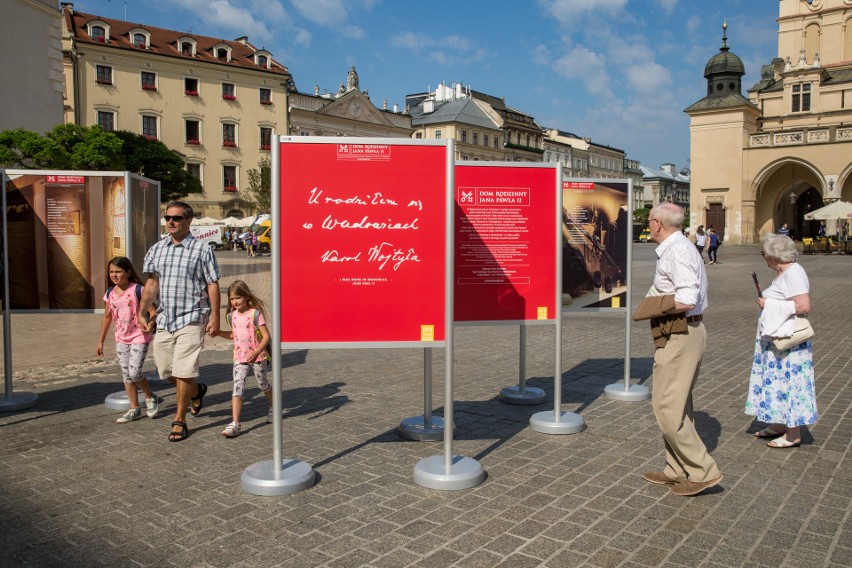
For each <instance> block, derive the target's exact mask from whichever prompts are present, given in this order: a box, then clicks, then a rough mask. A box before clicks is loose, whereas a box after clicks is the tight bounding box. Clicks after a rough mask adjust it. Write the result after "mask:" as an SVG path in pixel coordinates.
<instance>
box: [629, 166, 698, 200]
mask: <svg viewBox="0 0 852 568" xmlns="http://www.w3.org/2000/svg"><path fill="white" fill-rule="evenodd" d="M640 170H641V171H642V187H643V190H644V191H643V193H642V205H641V206H640V207H639V208H640V209H641V208H642V207H653V206H654V205H657V204H658V203H661V202H665V201H668V202H669V203H676V204H678V205H680V206H681V207H685V208H689V186H690V179H689V172H688V170H686V169H685V168H684V170H682V171H680V172H678V171H677V168H676V167H675V165H674V164H663V165H661V166H660V168H659V169H655V168H649V167H647V166H640Z"/></svg>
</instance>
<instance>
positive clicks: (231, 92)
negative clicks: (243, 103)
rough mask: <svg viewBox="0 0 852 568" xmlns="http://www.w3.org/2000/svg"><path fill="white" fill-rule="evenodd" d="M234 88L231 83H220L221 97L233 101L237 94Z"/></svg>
mask: <svg viewBox="0 0 852 568" xmlns="http://www.w3.org/2000/svg"><path fill="white" fill-rule="evenodd" d="M235 93H236V90H235V89H234V84H233V83H222V98H223V99H225V100H226V101H235V100H237V95H236V94H235Z"/></svg>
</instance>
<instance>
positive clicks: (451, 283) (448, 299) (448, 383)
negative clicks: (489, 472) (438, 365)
mask: <svg viewBox="0 0 852 568" xmlns="http://www.w3.org/2000/svg"><path fill="white" fill-rule="evenodd" d="M446 144H447V164H446V168H447V169H446V180H447V185H446V187H445V188H444V194H445V196H446V198H445V201H446V207H445V215H446V217H445V218H446V223H445V226H446V229H445V243H446V246H445V248H444V265H445V267H446V270H445V275H446V276H445V278H444V296H445V297H444V329H445V332H444V336H445V337H444V340H445V348H444V422H445V423H446V424H448V425H450V427H449V428H444V455H443V456H440V455H437V456H431V457H428V458H424V459H422V460H420V461H419V462H417V465H416V466H414V482H415V483H417V484H418V485H422V486H423V487H428V488H430V489H443V490H448V491H449V490H457V489H470V488H471V487H476V486H477V485H479V484H480V483H482V482H483V481H485V470H484V469H483V468H482V465H481V464H480V463H479V462H478V461H477V460H475V459H473V458H468V457H465V456H456V455H453V430H454V428H453V427H452V425H453V424H454V422H453V355H454V349H453V346H454V328H453V316H454V314H453V297H454V290H455V270H454V269H455V223H454V221H453V220H454V219H455V208H456V199H455V159H454V157H455V144H454V143H453V141H452V140H447V141H446Z"/></svg>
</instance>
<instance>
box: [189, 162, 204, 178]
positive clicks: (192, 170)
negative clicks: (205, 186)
mask: <svg viewBox="0 0 852 568" xmlns="http://www.w3.org/2000/svg"><path fill="white" fill-rule="evenodd" d="M186 171H187V173H189V175H191V176H192V177H194V178H198V179H201V164H190V163H187V164H186Z"/></svg>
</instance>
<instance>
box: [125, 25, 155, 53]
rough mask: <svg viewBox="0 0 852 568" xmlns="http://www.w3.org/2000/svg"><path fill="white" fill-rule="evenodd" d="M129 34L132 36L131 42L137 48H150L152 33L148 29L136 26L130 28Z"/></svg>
mask: <svg viewBox="0 0 852 568" xmlns="http://www.w3.org/2000/svg"><path fill="white" fill-rule="evenodd" d="M127 35H128V37H129V38H130V43H132V44H133V47H135V48H136V49H148V48H149V47H151V34H150V33H149V32H148V31H147V30H143V29H140V28H136V29H134V30H130V32H129V33H128V34H127Z"/></svg>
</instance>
